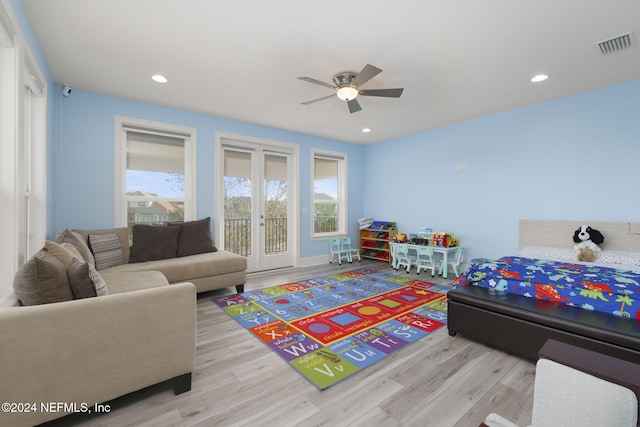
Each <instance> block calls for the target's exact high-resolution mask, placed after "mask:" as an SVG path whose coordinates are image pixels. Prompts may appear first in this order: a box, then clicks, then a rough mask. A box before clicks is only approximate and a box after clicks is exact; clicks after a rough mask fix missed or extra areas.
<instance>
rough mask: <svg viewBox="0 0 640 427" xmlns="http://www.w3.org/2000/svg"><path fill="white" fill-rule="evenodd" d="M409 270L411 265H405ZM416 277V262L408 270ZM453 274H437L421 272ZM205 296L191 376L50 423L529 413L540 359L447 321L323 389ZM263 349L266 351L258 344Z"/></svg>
mask: <svg viewBox="0 0 640 427" xmlns="http://www.w3.org/2000/svg"><path fill="white" fill-rule="evenodd" d="M360 267H367V268H376V269H381V270H387V271H393V270H391V269H390V268H389V267H388V266H386V265H385V264H384V263H381V262H377V261H363V262H362V263H358V262H354V263H353V265H351V264H346V263H345V264H342V266H340V265H337V264H328V263H327V264H326V265H322V266H317V267H309V268H303V269H290V270H282V271H275V272H270V273H261V274H255V275H250V276H249V278H248V280H247V284H246V287H245V290H251V289H258V288H262V287H266V286H272V285H278V284H283V283H287V282H291V281H294V280H300V279H305V278H310V277H317V276H322V275H325V274H332V273H335V272H339V271H345V270H349V269H353V268H360ZM396 274H404V275H406V274H407V273H406V272H402V271H400V272H398V273H396ZM408 274H409V275H411V276H416V274H415V270H412V272H411V273H408ZM417 277H419V278H421V279H423V280H429V281H433V282H436V283H445V284H450V283H451V281H452V280H451V277H450V278H449V279H448V280H443V279H442V278H438V277H436V278H433V279H432V278H431V275H430V274H425V273H422V274H421V275H420V276H417ZM230 292H231V290H230V289H229V290H222V291H214V292H208V293H205V294H200V295H199V296H198V305H197V307H198V308H197V310H198V325H197V348H196V360H195V368H194V372H193V385H192V390H191V391H190V392H187V393H184V394H182V395H179V396H175V395H174V394H173V390H172V388H171V385H170V384H169V383H163V384H158V385H155V386H152V387H149V388H147V389H144V390H141V391H139V392H136V393H131V394H129V395H127V396H124V397H122V398H119V399H116V400H114V401H111V402H108V404H109V405H110V409H111V410H110V412H109V413H106V414H100V415H98V416H94V415H91V416H75V415H74V416H69V417H66V418H63V419H60V420H56V421H54V422H51V423H48V424H47V425H48V426H75V425H77V426H81V425H82V426H84V425H86V426H154V427H155V426H243V425H252V426H296V425H300V426H367V427H374V426H385V427H387V426H429V427H430V426H434V427H449V426H464V427H467V426H478V425H479V424H480V422H482V421H483V420H484V418H485V417H486V416H487V414H489V413H490V412H496V413H499V414H501V415H503V416H505V417H506V418H508V419H510V420H512V421H514V422H515V423H517V424H519V425H527V424H528V423H530V422H531V407H532V402H533V382H534V373H535V364H534V362H532V361H529V360H526V359H522V358H520V357H517V356H513V355H510V354H507V353H505V352H503V351H501V350H497V349H495V348H491V347H487V346H485V345H483V344H480V343H477V342H474V341H471V340H469V339H467V338H465V337H463V336H461V335H458V336H456V337H449V335H448V333H447V328H446V327H443V328H440V329H439V330H437V331H435V332H433V333H431V334H430V335H428V336H427V337H425V338H423V339H421V340H419V341H418V342H415V343H413V344H411V345H409V346H407V347H405V348H403V349H401V350H400V351H398V352H396V353H394V354H393V355H392V356H390V357H388V358H386V359H384V360H382V361H381V362H378V363H377V364H375V365H373V366H371V367H369V368H367V369H365V370H363V371H362V372H359V373H357V374H356V375H354V376H352V377H350V378H347V379H346V380H344V381H342V382H341V383H338V384H336V385H334V386H332V387H330V388H328V389H326V390H324V391H319V390H317V389H316V387H315V386H313V385H312V384H311V383H309V382H307V380H305V379H304V378H303V377H302V376H301V375H299V374H298V373H297V372H295V371H294V370H293V369H292V368H291V367H289V366H288V365H287V364H286V363H285V362H284V361H283V360H282V359H281V358H280V357H279V356H277V355H276V354H275V353H273V352H271V351H269V350H268V349H267V348H266V347H265V346H264V344H262V343H261V342H259V341H258V340H257V339H256V338H254V337H253V336H252V335H251V334H250V333H249V332H248V331H246V330H245V329H243V328H242V327H240V326H239V325H238V324H237V323H236V322H235V321H234V320H232V319H231V318H230V317H229V316H228V315H227V314H225V313H224V312H223V311H222V310H221V309H219V308H218V307H217V306H216V305H215V304H213V303H212V302H211V298H213V297H214V296H218V295H223V294H226V293H230ZM256 348H258V350H260V351H255V350H256Z"/></svg>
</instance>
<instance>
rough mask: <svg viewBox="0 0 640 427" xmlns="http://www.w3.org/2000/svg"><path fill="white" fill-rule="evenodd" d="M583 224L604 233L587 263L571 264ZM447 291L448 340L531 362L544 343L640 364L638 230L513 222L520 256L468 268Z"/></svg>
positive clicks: (623, 226) (620, 226)
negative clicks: (465, 339)
mask: <svg viewBox="0 0 640 427" xmlns="http://www.w3.org/2000/svg"><path fill="white" fill-rule="evenodd" d="M582 224H590V225H591V226H592V227H593V228H596V229H598V230H600V231H601V232H602V233H603V234H604V235H605V242H604V244H602V245H601V248H602V249H603V251H602V252H601V253H599V254H598V258H597V259H596V260H595V261H594V262H593V263H580V262H578V261H576V258H575V251H574V250H573V248H572V242H571V236H572V235H573V232H574V230H576V229H577V228H578V227H579V226H580V225H582ZM454 286H455V289H453V290H451V291H450V292H449V293H448V300H449V308H448V310H449V312H448V328H449V335H451V336H455V335H456V334H458V333H461V334H462V335H464V336H467V337H469V338H472V339H475V340H478V341H482V342H485V343H487V344H490V345H493V346H496V347H499V348H503V349H505V350H507V351H510V352H513V353H516V354H519V355H521V356H524V357H527V358H529V359H532V360H536V359H537V357H538V351H539V350H540V348H541V347H542V346H543V345H544V343H545V342H546V341H547V340H548V339H555V340H558V341H562V342H566V343H569V344H573V345H577V346H580V347H584V348H588V349H591V350H594V351H598V352H601V353H604V354H608V355H610V356H613V357H617V358H620V359H624V360H628V361H631V362H634V363H640V224H637V223H611V222H588V221H587V222H584V221H538V220H522V221H520V250H519V253H518V254H514V255H508V256H505V257H501V258H499V259H496V260H480V261H478V262H477V263H475V265H473V266H471V267H470V268H469V269H468V270H467V271H466V272H465V273H464V274H463V275H461V276H460V278H458V279H457V280H456V282H455V284H454Z"/></svg>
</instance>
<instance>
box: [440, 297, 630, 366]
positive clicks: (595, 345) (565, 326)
mask: <svg viewBox="0 0 640 427" xmlns="http://www.w3.org/2000/svg"><path fill="white" fill-rule="evenodd" d="M447 297H448V313H447V319H448V320H447V326H448V328H449V335H451V336H455V335H456V334H457V333H458V332H459V333H461V334H463V335H465V336H468V337H469V338H473V339H476V340H478V341H482V342H485V343H487V344H490V345H493V346H495V347H498V348H502V349H504V350H507V351H509V352H512V353H515V354H519V355H521V356H524V357H526V358H528V359H531V360H537V359H538V351H539V350H540V349H541V348H542V346H543V345H544V343H545V342H546V341H547V340H548V339H554V340H557V341H561V342H565V343H568V344H573V345H575V346H578V347H583V348H587V349H589V350H593V351H597V352H600V353H604V354H608V355H609V356H613V357H616V358H619V359H623V360H628V361H630V362H633V363H640V321H638V320H634V319H623V318H620V317H616V316H613V315H607V314H605V313H598V312H594V311H588V310H583V309H581V308H577V307H571V306H567V305H564V304H558V303H553V302H550V301H543V300H538V299H533V298H526V297H522V296H519V295H514V294H508V293H505V292H500V291H495V290H492V289H486V288H480V287H476V286H465V287H462V288H458V289H454V290H451V291H449V292H448V294H447Z"/></svg>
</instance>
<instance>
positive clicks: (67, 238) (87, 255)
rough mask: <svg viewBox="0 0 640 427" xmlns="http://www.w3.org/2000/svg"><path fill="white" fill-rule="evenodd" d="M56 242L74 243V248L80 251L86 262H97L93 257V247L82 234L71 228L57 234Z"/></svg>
mask: <svg viewBox="0 0 640 427" xmlns="http://www.w3.org/2000/svg"><path fill="white" fill-rule="evenodd" d="M55 242H56V243H61V244H62V243H69V244H71V245H73V247H74V248H76V250H77V251H78V253H79V254H80V255H82V258H83V259H84V261H85V262H88V263H91V264H95V262H96V260H95V258H93V254H92V253H91V249H89V246H88V245H87V241H86V240H85V239H84V237H82V235H81V234H79V233H76V232H75V231H71V230H60V231H58V234H57V235H56V240H55Z"/></svg>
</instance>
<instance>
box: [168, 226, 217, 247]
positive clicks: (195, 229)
mask: <svg viewBox="0 0 640 427" xmlns="http://www.w3.org/2000/svg"><path fill="white" fill-rule="evenodd" d="M169 226H170V227H179V228H180V234H178V251H177V256H179V257H183V256H189V255H196V254H203V253H207V252H215V251H217V250H218V249H217V248H216V247H215V245H214V244H213V236H212V235H211V217H207V218H205V219H201V220H198V221H187V222H182V223H179V224H170V225H169Z"/></svg>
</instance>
